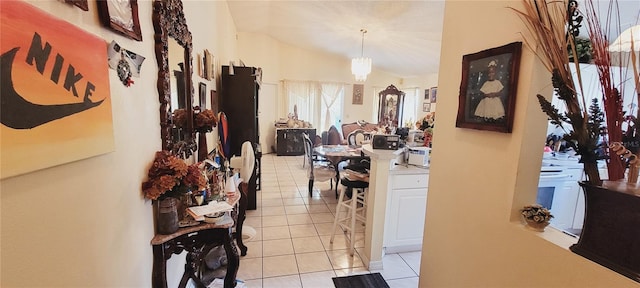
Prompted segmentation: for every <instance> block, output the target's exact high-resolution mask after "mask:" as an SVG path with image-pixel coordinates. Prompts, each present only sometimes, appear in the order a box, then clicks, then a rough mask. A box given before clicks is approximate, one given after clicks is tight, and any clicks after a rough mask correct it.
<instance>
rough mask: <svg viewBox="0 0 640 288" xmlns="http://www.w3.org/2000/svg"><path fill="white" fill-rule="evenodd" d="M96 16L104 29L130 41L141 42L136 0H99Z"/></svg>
mask: <svg viewBox="0 0 640 288" xmlns="http://www.w3.org/2000/svg"><path fill="white" fill-rule="evenodd" d="M98 14H99V15H100V21H101V22H102V25H104V26H105V27H109V28H111V29H113V30H115V31H117V32H119V33H120V34H122V35H125V36H127V37H129V38H131V39H134V40H138V41H142V31H141V29H140V20H139V18H138V0H99V1H98Z"/></svg>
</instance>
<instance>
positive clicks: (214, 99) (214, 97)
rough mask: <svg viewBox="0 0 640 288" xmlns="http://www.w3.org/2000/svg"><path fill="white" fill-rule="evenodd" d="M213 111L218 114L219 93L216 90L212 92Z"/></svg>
mask: <svg viewBox="0 0 640 288" xmlns="http://www.w3.org/2000/svg"><path fill="white" fill-rule="evenodd" d="M211 111H213V113H218V93H217V92H216V90H211Z"/></svg>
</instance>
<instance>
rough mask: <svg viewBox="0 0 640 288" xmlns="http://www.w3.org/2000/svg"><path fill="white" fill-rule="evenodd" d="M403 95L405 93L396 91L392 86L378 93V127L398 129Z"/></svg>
mask: <svg viewBox="0 0 640 288" xmlns="http://www.w3.org/2000/svg"><path fill="white" fill-rule="evenodd" d="M404 95H405V93H404V92H402V91H400V90H398V88H396V86H393V84H392V85H389V86H388V87H387V89H385V90H382V91H380V93H378V97H379V100H378V101H379V102H378V104H379V105H378V107H380V108H378V124H379V125H387V126H390V127H398V123H400V121H401V119H402V112H403V111H402V107H403V106H404ZM390 114H393V115H390Z"/></svg>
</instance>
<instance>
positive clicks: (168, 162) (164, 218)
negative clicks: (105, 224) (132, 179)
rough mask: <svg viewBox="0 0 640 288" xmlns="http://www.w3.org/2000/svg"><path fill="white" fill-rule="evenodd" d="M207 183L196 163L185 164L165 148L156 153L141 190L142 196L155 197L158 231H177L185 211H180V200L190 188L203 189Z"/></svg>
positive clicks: (161, 232)
mask: <svg viewBox="0 0 640 288" xmlns="http://www.w3.org/2000/svg"><path fill="white" fill-rule="evenodd" d="M206 184H207V181H206V178H205V176H204V175H203V174H202V172H201V171H200V169H199V168H198V165H197V164H193V165H187V163H185V162H184V161H183V160H182V159H180V158H178V157H176V156H175V155H172V154H171V153H169V152H168V151H164V150H163V151H158V152H156V157H155V159H154V161H153V164H152V165H151V168H149V173H148V180H147V181H145V182H143V183H142V191H143V193H144V196H145V198H147V199H151V200H155V202H154V203H156V205H158V209H157V212H158V217H157V225H158V233H160V234H171V233H173V232H175V231H177V230H178V227H179V218H180V215H184V214H185V213H180V212H181V211H180V210H184V209H183V208H182V205H181V203H180V199H181V198H183V196H184V195H186V194H187V193H189V192H190V191H200V190H202V189H205V188H206Z"/></svg>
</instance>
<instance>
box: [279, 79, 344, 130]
mask: <svg viewBox="0 0 640 288" xmlns="http://www.w3.org/2000/svg"><path fill="white" fill-rule="evenodd" d="M282 86H283V90H284V93H285V99H287V111H288V112H289V113H293V111H294V106H297V111H298V119H300V120H304V121H308V122H310V123H311V124H312V125H313V127H316V129H317V131H318V132H319V131H327V130H329V127H331V125H335V126H336V128H339V127H341V123H340V122H341V119H342V112H343V111H342V107H343V103H344V90H345V85H344V84H343V83H328V82H315V81H291V80H283V81H282Z"/></svg>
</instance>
